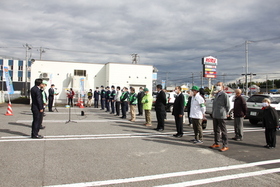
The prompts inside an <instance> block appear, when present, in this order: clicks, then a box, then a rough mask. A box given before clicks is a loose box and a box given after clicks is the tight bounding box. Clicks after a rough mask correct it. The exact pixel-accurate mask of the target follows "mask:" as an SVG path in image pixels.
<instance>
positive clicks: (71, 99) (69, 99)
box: [68, 98, 73, 106]
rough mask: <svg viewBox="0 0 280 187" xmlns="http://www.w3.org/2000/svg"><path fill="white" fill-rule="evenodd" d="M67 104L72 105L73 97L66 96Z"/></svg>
mask: <svg viewBox="0 0 280 187" xmlns="http://www.w3.org/2000/svg"><path fill="white" fill-rule="evenodd" d="M68 105H70V106H73V98H68Z"/></svg>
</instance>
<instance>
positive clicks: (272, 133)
mask: <svg viewBox="0 0 280 187" xmlns="http://www.w3.org/2000/svg"><path fill="white" fill-rule="evenodd" d="M265 139H266V144H267V145H269V147H275V146H276V128H273V129H270V128H265Z"/></svg>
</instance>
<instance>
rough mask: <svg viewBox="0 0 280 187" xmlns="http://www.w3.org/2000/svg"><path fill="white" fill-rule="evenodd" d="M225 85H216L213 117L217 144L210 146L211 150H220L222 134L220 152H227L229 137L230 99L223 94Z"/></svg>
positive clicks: (219, 83) (220, 83)
mask: <svg viewBox="0 0 280 187" xmlns="http://www.w3.org/2000/svg"><path fill="white" fill-rule="evenodd" d="M223 90H224V85H223V83H222V82H218V83H217V84H216V95H215V99H214V100H213V106H212V117H213V130H214V137H215V139H214V141H215V143H214V144H213V145H212V146H210V148H219V147H220V145H219V141H220V136H221V135H220V134H222V143H223V148H222V149H220V151H227V150H228V149H229V147H228V137H227V128H226V122H225V119H226V118H227V117H228V116H229V115H228V112H229V108H230V104H229V99H228V95H227V94H226V93H225V92H223Z"/></svg>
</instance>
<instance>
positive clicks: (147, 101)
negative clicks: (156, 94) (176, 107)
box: [142, 88, 153, 126]
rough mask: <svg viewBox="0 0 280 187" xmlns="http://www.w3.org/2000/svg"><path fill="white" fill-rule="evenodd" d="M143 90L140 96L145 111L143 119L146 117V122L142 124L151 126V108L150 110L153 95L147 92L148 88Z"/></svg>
mask: <svg viewBox="0 0 280 187" xmlns="http://www.w3.org/2000/svg"><path fill="white" fill-rule="evenodd" d="M144 92H145V95H144V97H143V98H142V103H143V109H144V111H145V119H146V123H145V124H144V125H145V126H152V121H151V110H152V105H153V96H152V94H150V93H149V89H148V88H144Z"/></svg>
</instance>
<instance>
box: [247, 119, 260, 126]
mask: <svg viewBox="0 0 280 187" xmlns="http://www.w3.org/2000/svg"><path fill="white" fill-rule="evenodd" d="M249 121H250V123H251V124H252V125H257V124H258V123H259V120H257V119H249Z"/></svg>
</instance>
